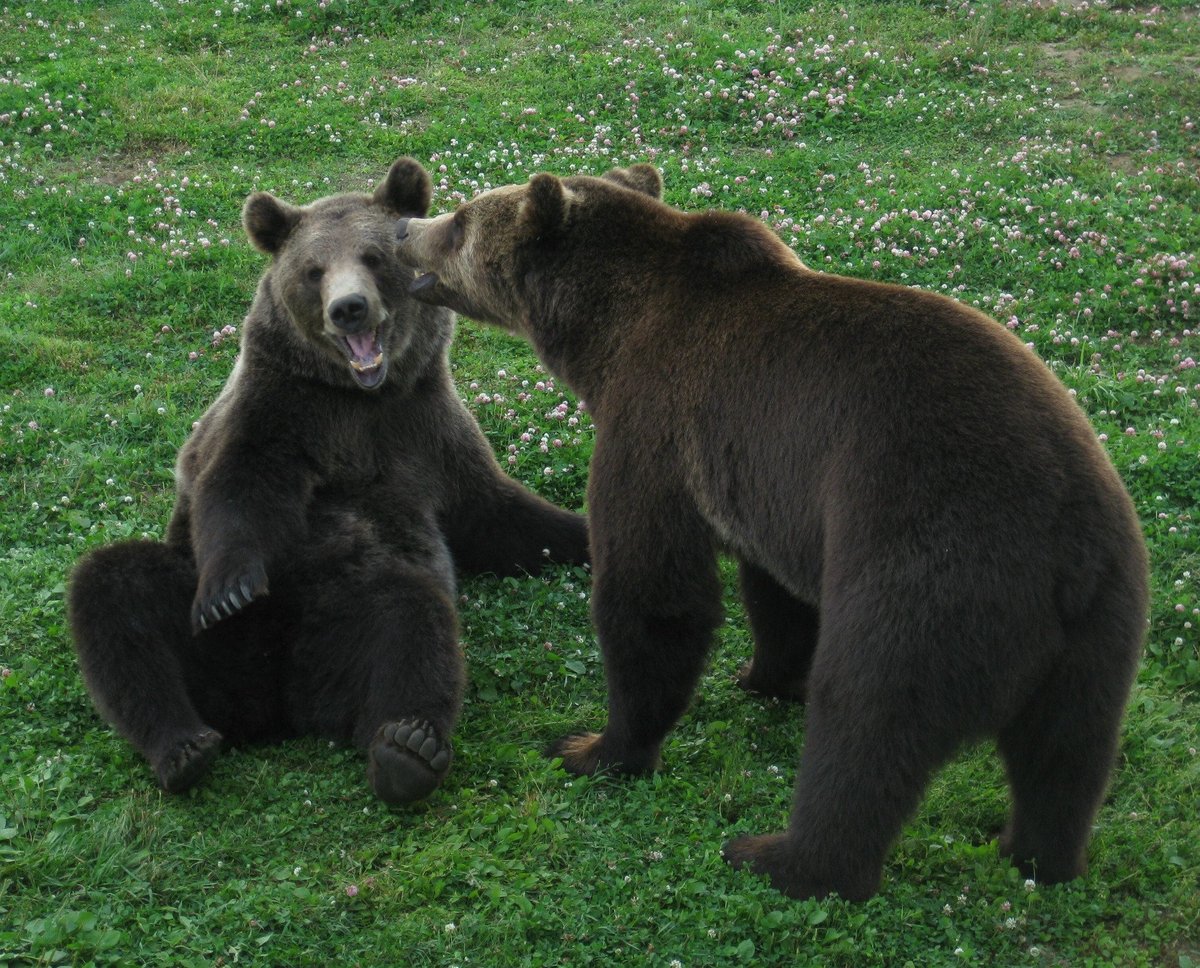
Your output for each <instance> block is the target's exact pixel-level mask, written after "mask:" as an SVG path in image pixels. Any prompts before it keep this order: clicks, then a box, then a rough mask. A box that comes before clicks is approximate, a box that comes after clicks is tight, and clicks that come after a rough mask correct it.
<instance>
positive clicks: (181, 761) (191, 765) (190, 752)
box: [153, 728, 221, 793]
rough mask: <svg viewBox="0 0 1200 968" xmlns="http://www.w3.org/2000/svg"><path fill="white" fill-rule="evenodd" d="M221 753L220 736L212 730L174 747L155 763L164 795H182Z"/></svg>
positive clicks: (200, 733)
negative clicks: (165, 793)
mask: <svg viewBox="0 0 1200 968" xmlns="http://www.w3.org/2000/svg"><path fill="white" fill-rule="evenodd" d="M220 751H221V734H220V733H218V732H217V731H216V730H215V729H207V728H206V729H202V730H200V731H199V732H197V733H196V734H195V735H193V736H189V737H188V738H187V739H184V740H181V741H180V742H177V743H174V744H173V745H172V746H171V747H170V748H169V749H168V750H167V751H166V752H165V753H163V754H162V755H161V756H159V757H158V758H157V759H156V760H155V761H154V764H153V766H154V773H155V775H156V776H157V777H158V784H159V786H161V787H162V788H163V789H164V790H166V791H167V793H182V792H183V791H184V790H187V789H189V788H190V787H193V786H195V785H196V783H197V782H198V781H199V780H200V779H201V778H202V777H203V776H204V774H206V773H207V772H208V771H209V769H211V768H212V764H213V760H215V759H216V758H217V753H219V752H220Z"/></svg>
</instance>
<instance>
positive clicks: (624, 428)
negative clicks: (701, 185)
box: [397, 165, 1147, 898]
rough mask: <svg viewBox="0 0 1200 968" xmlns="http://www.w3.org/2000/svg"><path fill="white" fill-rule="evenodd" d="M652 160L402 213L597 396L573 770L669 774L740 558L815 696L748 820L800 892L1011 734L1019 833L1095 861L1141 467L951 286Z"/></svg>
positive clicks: (869, 861) (870, 859) (855, 883)
mask: <svg viewBox="0 0 1200 968" xmlns="http://www.w3.org/2000/svg"><path fill="white" fill-rule="evenodd" d="M661 191H662V183H661V179H660V178H659V175H658V173H657V172H656V171H655V170H654V169H653V168H650V167H649V166H645V165H636V166H634V167H632V168H629V169H627V170H616V171H612V172H609V173H608V174H607V175H605V176H604V177H603V178H588V177H573V178H566V179H562V180H560V179H559V178H556V177H554V176H553V175H548V174H539V175H535V176H534V177H533V178H532V179H531V180H530V182H529V183H528V184H527V185H523V186H510V187H505V188H499V189H495V190H493V191H489V192H486V193H484V194H482V195H480V196H478V197H477V198H475V199H474V200H472V201H470V202H467V203H465V204H463V205H461V206H460V207H459V208H458V209H457V211H455V212H454V213H452V214H447V215H442V216H440V217H438V218H434V219H416V218H414V219H409V220H405V221H403V222H401V223H400V224H399V226H398V228H397V237H398V239H399V244H398V249H399V252H400V256H401V258H402V259H403V260H404V261H406V262H408V263H409V264H411V265H413V266H415V267H417V268H418V269H419V270H421V271H423V273H424V274H423V275H421V276H420V278H418V279H417V280H416V282H415V283H414V285H413V288H412V292H413V293H414V295H415V296H416V297H417V298H418V299H421V300H424V301H427V302H429V303H433V304H436V305H444V306H450V307H453V308H454V309H457V310H458V311H460V312H462V313H464V314H466V315H468V316H471V317H473V318H476V319H480V320H483V321H486V322H489V323H494V324H497V325H501V326H506V327H511V328H512V329H514V330H516V331H517V332H519V333H521V334H523V335H525V336H526V337H528V338H529V340H530V341H531V342H532V344H533V346H534V348H535V349H536V350H537V352H538V354H539V355H540V356H541V358H542V359H543V361H544V362H545V363H546V365H547V366H549V367H550V368H551V369H552V370H553V371H554V372H556V373H557V374H559V375H560V376H561V377H562V378H563V379H564V380H565V381H566V382H567V383H569V384H570V385H571V386H572V387H573V388H574V389H575V391H576V392H578V393H579V395H580V396H581V397H583V398H584V399H585V400H586V401H587V403H588V407H589V410H590V411H591V413H592V415H593V418H594V420H595V424H596V432H597V441H596V450H595V455H594V457H593V460H592V465H591V479H590V484H589V519H590V522H591V538H592V553H593V557H594V564H593V567H594V576H595V589H594V600H593V601H594V615H593V617H594V620H595V623H596V626H597V629H598V632H599V637H600V643H601V646H602V649H603V653H604V661H605V671H606V674H607V680H608V707H609V716H608V725H607V726H606V728H605V730H604V732H603V733H600V734H592V735H586V736H573V737H568V738H565V739H562V740H560V741H559V742H558V743H557V744H556V745H555V747H554V748H553V752H554V753H555V754H557V755H561V756H562V758H563V763H564V765H565V766H566V768H567V769H568V770H571V771H573V772H575V773H583V774H589V773H593V772H595V771H597V770H602V769H611V770H616V771H621V772H629V773H637V772H643V771H647V770H652V769H653V768H654V767H655V766H656V764H657V763H658V759H659V749H660V747H661V745H662V742H663V738H664V736H665V735H666V733H667V731H668V730H669V729H670V728H671V726H672V725H673V724H674V723H675V722H676V720H677V719H678V718H679V716H680V715H681V714H682V713H683V711H684V709H685V708H686V706H687V704H688V702H689V699H690V697H691V694H692V692H693V689H694V687H695V685H696V682H697V680H698V678H699V676H700V673H701V670H702V666H703V664H704V661H705V655H706V653H707V652H708V649H709V646H710V644H711V641H712V632H713V628H714V626H715V625H716V624H717V621H718V615H719V608H720V601H719V599H720V584H719V582H718V577H717V567H716V550H717V548H719V547H724V548H725V549H728V551H730V552H731V553H732V554H733V555H735V556H736V557H737V560H738V562H739V565H740V568H741V581H742V590H743V594H744V597H745V601H746V608H747V611H748V613H749V617H750V623H751V626H752V628H753V632H754V638H755V646H754V657H753V661H752V662H751V663H750V664H749V665H748V666H746V668H745V669H744V670H743V672H742V675H741V682H742V684H743V685H744V686H746V687H747V688H750V689H753V690H756V691H758V692H763V693H768V694H773V695H777V696H783V697H787V698H797V699H799V698H803V699H805V700H806V701H807V703H808V720H807V729H806V737H805V745H804V753H803V758H802V760H801V763H800V769H799V775H798V777H797V781H796V790H795V798H794V805H793V809H792V815H791V822H790V824H789V826H788V829H787V831H786V832H784V833H779V834H773V835H766V836H753V837H741V838H738V839H736V840H733V841H731V842H730V843H729V844H727V845H726V847H725V856H726V857H727V858H728V860H729V861H730V862H731V863H733V864H734V865H735V866H739V867H740V866H745V867H748V868H750V869H751V870H754V871H758V872H762V873H765V874H767V875H769V876H770V879H771V883H772V884H774V885H775V886H776V887H777V888H779V889H780V890H782V891H785V892H786V893H788V894H791V895H795V896H797V897H804V896H817V897H819V896H822V895H824V894H826V893H828V892H831V891H837V892H838V893H839V894H841V895H842V896H843V897H846V898H866V897H869V896H870V895H871V894H873V893H874V892H875V891H877V890H878V888H879V882H880V877H881V871H882V865H883V862H884V859H885V856H886V854H887V851H888V848H889V845H890V844H891V843H892V842H893V840H894V839H895V838H896V836H897V834H898V833H899V831H900V829H901V825H902V823H903V822H904V820H905V818H906V817H908V816H909V815H910V814H911V813H912V812H913V811H914V810H915V808H916V807H917V805H918V803H919V801H920V798H921V795H922V792H923V790H924V789H925V786H926V784H927V782H928V781H929V778H930V775H931V774H932V773H933V772H934V771H935V770H936V769H938V767H939V766H941V765H942V764H943V763H945V762H946V761H947V759H949V758H950V757H951V756H953V755H954V753H955V751H956V750H957V749H959V747H960V746H961V745H962V744H964V743H966V742H970V741H972V740H976V739H978V738H981V737H985V736H993V737H995V738H996V741H997V743H998V745H999V749H1000V753H1001V755H1002V757H1003V759H1004V764H1005V766H1006V768H1007V771H1008V780H1009V784H1010V787H1011V791H1012V798H1013V810H1012V815H1011V818H1010V820H1009V822H1008V825H1007V829H1006V830H1005V832H1004V834H1003V836H1002V839H1001V850H1002V852H1003V853H1004V854H1005V855H1006V856H1009V857H1011V858H1012V860H1013V861H1015V862H1016V864H1017V865H1018V866H1019V867H1020V869H1021V870H1022V871H1024V872H1025V873H1026V875H1027V876H1034V875H1036V876H1037V877H1038V878H1040V879H1041V880H1043V881H1045V882H1053V881H1063V880H1067V879H1070V878H1073V877H1076V876H1077V875H1079V874H1081V873H1083V871H1084V870H1085V867H1086V845H1087V840H1088V833H1089V829H1090V826H1091V823H1092V819H1093V818H1094V816H1095V814H1096V811H1097V809H1098V807H1099V805H1100V802H1101V799H1102V797H1103V795H1104V791H1105V787H1106V785H1107V782H1108V778H1109V774H1110V771H1111V768H1112V765H1113V760H1114V755H1115V751H1116V748H1117V739H1118V731H1119V728H1120V722H1121V716H1122V711H1123V708H1124V705H1125V701H1126V698H1127V696H1128V694H1129V689H1130V684H1131V682H1132V681H1133V677H1134V673H1135V670H1136V668H1137V664H1138V657H1139V655H1140V652H1141V647H1142V639H1143V634H1144V629H1145V623H1146V604H1147V576H1146V556H1145V550H1144V546H1143V543H1142V538H1141V534H1140V531H1139V527H1138V521H1137V518H1136V516H1135V514H1134V510H1133V507H1132V505H1131V502H1130V500H1129V497H1128V496H1127V494H1126V493H1125V491H1124V489H1123V487H1122V485H1121V481H1120V479H1119V478H1118V476H1117V474H1116V472H1115V471H1114V469H1113V467H1112V465H1111V464H1110V462H1109V461H1108V459H1107V457H1106V455H1105V453H1104V451H1103V450H1102V448H1101V447H1100V445H1099V444H1098V443H1097V441H1096V438H1095V435H1094V433H1093V431H1092V429H1091V427H1090V426H1089V424H1088V421H1087V419H1086V418H1085V417H1084V415H1083V414H1082V413H1081V412H1080V410H1079V408H1078V407H1077V406H1076V405H1075V404H1074V402H1073V401H1072V400H1071V398H1070V396H1069V395H1068V394H1067V392H1066V390H1065V389H1064V388H1063V387H1062V386H1061V385H1060V384H1059V383H1058V381H1057V380H1055V379H1054V377H1053V376H1052V375H1051V374H1050V373H1049V371H1048V370H1047V369H1046V367H1045V366H1044V365H1043V364H1042V363H1041V362H1040V361H1039V360H1038V359H1037V357H1036V356H1034V355H1033V354H1032V353H1031V352H1030V351H1029V350H1028V349H1027V348H1026V347H1025V346H1023V345H1022V344H1021V343H1020V341H1019V340H1017V339H1016V338H1015V337H1014V336H1013V335H1012V334H1010V333H1008V332H1007V331H1006V330H1005V329H1004V328H1003V327H1001V326H999V325H998V324H996V323H995V322H993V321H992V320H990V319H988V318H986V317H984V316H982V315H981V314H979V313H977V312H975V311H974V310H972V309H969V308H967V307H965V306H962V305H960V304H958V303H956V302H953V301H952V300H950V299H946V298H944V297H941V296H937V295H933V294H930V293H925V292H917V291H914V290H912V289H906V288H901V287H898V286H888V285H879V284H876V283H873V282H864V281H860V280H856V279H849V278H845V277H841V276H835V275H825V274H822V273H818V272H813V271H811V270H809V269H808V268H806V267H805V266H804V265H803V264H802V263H801V262H800V261H799V260H798V259H797V258H796V256H795V255H794V254H793V253H792V252H791V250H790V249H788V248H787V246H785V245H784V244H783V243H782V242H780V240H779V239H778V238H776V237H775V235H773V234H772V233H771V232H770V231H769V230H768V229H767V228H766V227H765V226H763V225H762V224H760V223H759V222H757V221H756V220H754V219H752V218H749V217H747V216H744V215H737V214H732V213H724V212H702V213H694V214H689V213H683V212H680V211H677V210H675V209H672V208H669V207H668V206H666V205H664V204H663V203H662V202H661V201H660V200H659V197H660V195H661Z"/></svg>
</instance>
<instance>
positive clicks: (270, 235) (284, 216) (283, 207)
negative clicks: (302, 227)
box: [242, 192, 301, 255]
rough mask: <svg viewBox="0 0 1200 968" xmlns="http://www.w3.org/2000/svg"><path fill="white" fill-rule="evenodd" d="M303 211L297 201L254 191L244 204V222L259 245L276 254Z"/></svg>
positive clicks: (251, 238) (266, 251) (253, 239)
mask: <svg viewBox="0 0 1200 968" xmlns="http://www.w3.org/2000/svg"><path fill="white" fill-rule="evenodd" d="M300 215H301V212H300V209H298V208H297V207H296V206H295V205H289V204H288V203H287V202H281V201H280V200H279V199H278V198H276V197H275V196H274V195H272V194H271V193H270V192H255V193H254V194H253V195H251V196H250V197H249V198H247V199H246V204H245V205H243V206H242V225H243V226H245V229H246V234H247V235H248V236H249V237H250V241H251V242H253V243H254V247H255V248H256V249H258V250H259V251H260V252H265V253H267V255H275V253H277V252H278V251H279V250H280V249H282V248H283V243H285V242H286V241H287V240H288V236H289V235H291V234H292V230H293V229H294V228H295V227H296V223H297V222H299V221H300Z"/></svg>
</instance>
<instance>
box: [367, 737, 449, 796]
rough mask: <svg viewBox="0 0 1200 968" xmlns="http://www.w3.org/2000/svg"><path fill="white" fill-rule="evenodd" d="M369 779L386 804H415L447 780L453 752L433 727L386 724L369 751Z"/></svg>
mask: <svg viewBox="0 0 1200 968" xmlns="http://www.w3.org/2000/svg"><path fill="white" fill-rule="evenodd" d="M367 755H368V764H367V779H368V780H370V782H371V789H373V790H374V791H375V794H376V796H378V797H379V799H380V800H383V801H384V802H385V803H391V804H400V803H412V802H413V801H414V800H421V799H423V798H424V797H427V796H429V794H431V793H432V792H433V791H434V790H436V789H437V788H438V787H439V786H440V785H441V783H442V780H443V779H445V776H446V771H447V770H448V769H449V767H450V760H451V757H452V752H451V749H450V745H449V744H448V743H443V742H442V741H441V739H439V738H438V735H437V730H435V729H434V728H433V727H432V726H431V725H430V724H429V723H427V722H421V723H418V722H417V721H416V720H415V719H402V720H400V721H399V722H394V723H384V724H383V725H382V726H380V727H379V731H378V732H377V733H376V734H375V738H374V739H373V740H372V741H371V746H370V749H369V751H368V754H367Z"/></svg>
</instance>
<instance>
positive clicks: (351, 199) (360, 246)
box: [242, 158, 449, 390]
mask: <svg viewBox="0 0 1200 968" xmlns="http://www.w3.org/2000/svg"><path fill="white" fill-rule="evenodd" d="M431 194H432V185H431V183H430V180H429V175H428V173H427V172H426V171H425V169H424V168H422V167H421V165H420V163H418V162H416V161H414V160H413V159H411V158H400V159H399V160H397V161H396V162H395V163H394V164H393V165H392V166H391V169H390V170H389V171H388V174H387V177H386V178H385V179H384V181H383V183H382V184H380V185H379V187H378V188H377V189H376V190H375V192H374V193H373V194H371V195H366V194H342V195H332V196H330V197H328V198H322V199H319V200H318V201H315V202H312V203H311V204H309V205H304V206H296V205H290V204H288V203H287V202H284V201H281V200H279V199H278V198H276V197H275V196H274V195H271V194H269V193H268V192H255V193H254V194H252V195H251V196H250V197H249V198H247V199H246V204H245V206H244V207H243V209H242V223H243V225H244V226H245V229H246V234H247V235H248V236H249V237H250V241H251V242H253V243H254V245H255V247H256V248H258V249H259V250H261V251H262V252H265V253H267V254H268V255H270V256H271V257H272V265H271V268H270V271H269V273H268V279H267V281H266V282H265V284H264V285H265V287H266V288H265V289H264V291H266V292H267V293H268V294H269V295H270V297H271V298H272V299H273V300H274V301H275V302H276V303H277V304H278V305H281V306H282V308H283V310H284V312H285V313H286V315H287V317H288V318H289V321H290V323H291V327H292V329H293V330H294V331H295V332H296V333H297V334H298V335H299V336H300V337H301V338H302V339H303V341H304V342H305V343H307V344H308V345H309V346H310V347H312V348H313V349H315V350H316V351H317V353H318V354H319V355H320V356H321V357H323V358H324V359H325V361H326V368H327V369H330V371H331V372H330V375H331V377H332V378H333V379H334V380H335V382H337V383H339V384H341V385H349V386H358V387H361V388H363V389H366V390H375V389H378V388H379V387H381V386H382V385H383V383H384V380H385V378H386V376H387V372H388V363H389V360H394V359H396V358H398V357H399V356H400V355H401V354H403V353H404V352H405V351H406V349H407V348H408V347H409V344H410V343H412V342H413V341H414V339H419V337H418V335H417V334H415V333H414V332H413V330H414V327H415V326H416V325H418V324H421V323H434V324H436V325H439V326H440V328H441V330H443V331H444V332H442V333H440V334H425V336H426V337H427V338H429V339H434V340H437V339H440V338H442V337H443V336H444V338H445V339H448V338H449V324H448V323H447V321H446V319H434V318H432V317H431V318H430V319H429V320H425V319H424V318H423V317H425V316H429V310H428V309H426V308H425V307H422V306H418V305H415V304H414V302H413V301H412V299H411V298H410V297H409V296H408V288H409V285H410V284H411V283H412V281H413V277H414V274H413V271H412V269H410V268H408V267H407V266H405V265H403V264H402V263H400V262H399V261H398V260H397V259H396V256H395V251H394V242H393V236H394V232H395V225H396V219H397V218H403V217H410V216H422V215H424V214H425V213H426V212H427V211H428V209H429V200H430V197H431ZM445 315H446V316H448V314H445Z"/></svg>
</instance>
